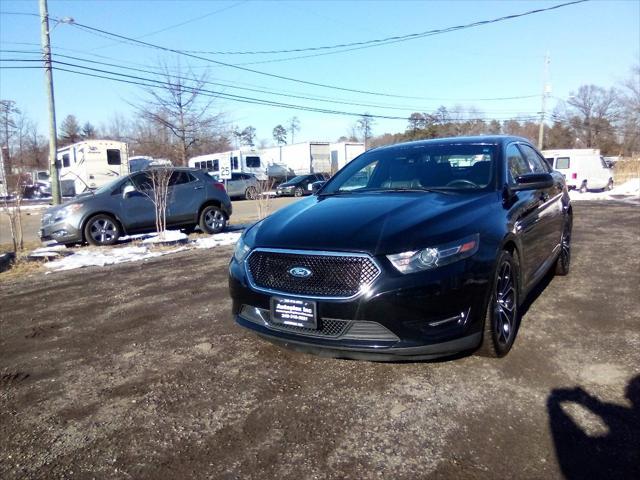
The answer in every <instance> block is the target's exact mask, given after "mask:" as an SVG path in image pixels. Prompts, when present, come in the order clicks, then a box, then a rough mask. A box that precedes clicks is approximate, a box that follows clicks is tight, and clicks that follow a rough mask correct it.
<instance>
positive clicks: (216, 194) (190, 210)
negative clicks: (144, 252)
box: [40, 168, 232, 245]
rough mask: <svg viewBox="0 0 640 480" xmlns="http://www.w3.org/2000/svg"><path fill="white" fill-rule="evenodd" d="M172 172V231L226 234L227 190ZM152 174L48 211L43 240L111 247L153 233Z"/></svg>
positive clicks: (186, 172)
mask: <svg viewBox="0 0 640 480" xmlns="http://www.w3.org/2000/svg"><path fill="white" fill-rule="evenodd" d="M170 170H171V172H172V173H171V177H170V179H169V187H168V194H167V227H174V228H177V227H185V228H194V227H195V226H199V227H200V229H202V230H203V231H204V232H206V233H218V232H221V231H222V230H224V228H225V226H226V224H227V221H228V220H229V217H230V216H231V212H232V208H231V200H230V199H229V196H228V195H227V193H226V192H225V189H224V186H223V185H222V184H221V183H220V182H217V181H216V180H215V179H213V178H211V177H210V176H209V175H207V173H206V172H205V171H202V170H196V169H190V168H171V169H170ZM152 172H153V170H146V171H142V172H137V173H133V174H130V175H127V176H124V177H119V178H117V179H115V180H113V181H111V182H110V183H108V184H107V185H104V186H103V187H101V188H99V189H97V190H95V191H89V192H86V193H83V194H81V195H79V196H77V197H76V198H74V199H73V200H71V201H69V202H66V203H64V204H63V205H58V206H55V207H50V208H48V209H47V210H46V211H45V213H44V215H43V216H42V228H41V230H40V238H41V239H42V240H56V241H57V242H58V243H63V244H76V243H83V242H88V243H90V244H91V245H112V244H114V243H116V242H117V241H118V238H119V237H120V236H122V235H129V234H134V233H144V232H151V231H154V230H155V208H154V204H153V202H152V200H151V198H153V182H152V179H151V175H152Z"/></svg>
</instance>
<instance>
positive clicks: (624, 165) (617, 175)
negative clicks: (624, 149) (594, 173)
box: [613, 157, 640, 185]
mask: <svg viewBox="0 0 640 480" xmlns="http://www.w3.org/2000/svg"><path fill="white" fill-rule="evenodd" d="M632 178H640V157H636V158H631V159H629V160H620V161H618V162H617V163H616V164H615V165H614V167H613V180H614V182H615V183H617V184H618V185H620V184H621V183H624V182H626V181H627V180H631V179H632Z"/></svg>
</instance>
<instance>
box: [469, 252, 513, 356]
mask: <svg viewBox="0 0 640 480" xmlns="http://www.w3.org/2000/svg"><path fill="white" fill-rule="evenodd" d="M496 265H497V268H496V273H495V275H494V279H493V284H492V286H491V293H490V297H489V301H488V303H487V310H486V313H485V319H484V329H483V333H482V343H481V344H480V348H479V349H478V352H477V353H478V354H479V355H481V356H483V357H492V358H500V357H504V356H505V355H506V354H507V353H509V350H511V347H512V346H513V342H514V341H515V339H516V335H517V333H518V327H519V325H520V317H519V310H518V304H519V300H520V298H519V295H520V289H519V282H518V278H519V277H518V276H519V269H518V262H517V260H516V258H514V257H512V256H511V254H510V253H509V252H507V251H503V252H502V253H501V254H500V256H499V257H498V261H497V262H496Z"/></svg>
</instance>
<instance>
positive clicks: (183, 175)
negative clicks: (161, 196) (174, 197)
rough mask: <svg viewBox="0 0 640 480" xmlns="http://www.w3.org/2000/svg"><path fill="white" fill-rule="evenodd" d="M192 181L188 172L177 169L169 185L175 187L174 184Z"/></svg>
mask: <svg viewBox="0 0 640 480" xmlns="http://www.w3.org/2000/svg"><path fill="white" fill-rule="evenodd" d="M165 178H166V177H165ZM190 181H191V178H190V176H189V174H188V173H187V172H182V171H175V172H173V173H172V174H171V178H170V179H169V186H170V187H173V186H174V185H181V184H183V183H189V182H190Z"/></svg>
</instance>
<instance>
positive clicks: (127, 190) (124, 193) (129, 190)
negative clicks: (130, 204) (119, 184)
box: [122, 185, 136, 198]
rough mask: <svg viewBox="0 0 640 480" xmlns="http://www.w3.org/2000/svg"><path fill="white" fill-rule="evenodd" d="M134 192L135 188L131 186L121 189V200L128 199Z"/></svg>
mask: <svg viewBox="0 0 640 480" xmlns="http://www.w3.org/2000/svg"><path fill="white" fill-rule="evenodd" d="M135 191H136V187H134V186H133V185H127V186H126V187H124V188H123V189H122V198H129V197H130V196H131V194H133V192H135Z"/></svg>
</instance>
